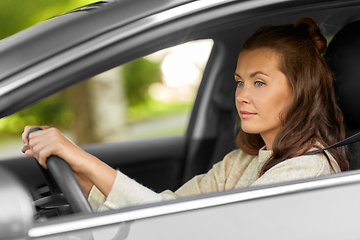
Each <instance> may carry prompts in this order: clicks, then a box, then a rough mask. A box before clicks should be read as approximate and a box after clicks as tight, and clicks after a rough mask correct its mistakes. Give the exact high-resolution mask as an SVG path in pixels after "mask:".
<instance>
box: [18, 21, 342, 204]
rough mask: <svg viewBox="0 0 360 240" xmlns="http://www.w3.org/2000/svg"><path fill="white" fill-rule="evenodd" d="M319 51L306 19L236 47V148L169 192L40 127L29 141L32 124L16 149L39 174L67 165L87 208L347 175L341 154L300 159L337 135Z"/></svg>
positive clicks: (338, 119)
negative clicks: (56, 163) (52, 162)
mask: <svg viewBox="0 0 360 240" xmlns="http://www.w3.org/2000/svg"><path fill="white" fill-rule="evenodd" d="M325 48H326V40H325V38H324V37H323V35H322V34H321V33H320V30H319V28H318V26H317V24H316V22H315V21H314V20H312V19H311V18H303V19H300V20H299V21H298V22H297V23H296V24H294V25H284V26H268V27H262V28H260V29H258V30H257V31H256V32H255V33H254V34H253V35H252V36H251V37H250V38H249V39H248V40H247V41H246V42H245V43H244V45H243V48H242V51H241V53H240V54H239V58H238V63H237V68H236V71H235V80H236V83H237V89H236V96H235V99H236V107H237V110H238V113H239V117H240V118H241V130H240V133H239V134H238V136H237V143H238V145H239V148H240V149H238V150H235V151H233V152H231V153H229V154H228V155H227V156H225V158H224V159H223V161H221V162H219V163H217V164H215V165H214V166H213V168H212V169H211V170H210V171H209V172H208V173H206V174H203V175H199V176H196V177H194V178H193V179H191V180H190V181H189V182H187V183H186V184H184V185H183V186H182V187H181V188H179V189H178V190H177V191H176V192H171V191H168V190H167V191H165V192H162V193H160V194H157V193H155V192H153V191H151V190H149V189H148V188H146V187H143V186H141V185H140V184H138V183H136V182H135V181H133V180H131V179H130V178H128V177H127V176H125V175H124V174H122V173H121V172H120V171H116V170H114V169H112V168H111V167H109V166H108V165H106V164H105V163H103V162H102V161H100V160H99V159H97V158H96V157H94V156H92V155H90V154H88V153H86V152H84V151H83V150H81V149H80V148H79V147H77V146H76V145H74V144H73V143H71V142H70V141H69V140H68V139H66V138H65V137H64V136H63V135H62V134H61V133H60V132H59V131H58V130H57V129H54V128H49V127H47V126H43V127H42V128H43V131H38V132H34V133H31V134H30V136H29V139H30V141H29V140H28V137H27V135H28V133H29V131H30V129H31V128H33V127H34V126H26V127H25V130H24V133H23V135H22V139H23V142H24V146H23V148H22V151H23V152H24V153H25V155H26V156H28V157H35V158H36V159H37V160H38V161H39V163H40V164H41V165H42V166H43V167H45V168H46V158H47V157H48V156H50V155H58V156H59V157H61V158H63V159H64V160H65V161H67V162H68V163H69V165H70V167H71V169H72V171H73V172H74V174H75V176H76V177H77V179H78V181H79V183H80V185H81V187H82V189H83V191H84V193H85V195H87V196H88V200H89V202H90V205H91V206H92V208H93V209H94V210H107V209H114V208H120V207H123V206H128V205H135V204H142V203H149V202H155V201H160V200H164V199H174V198H177V197H182V196H189V195H195V194H201V193H206V192H213V191H222V190H228V189H233V188H236V187H245V186H255V185H261V184H269V183H276V182H280V181H290V180H295V179H301V178H308V177H316V176H320V175H325V174H330V173H334V172H340V171H344V170H348V169H349V163H348V160H347V159H348V158H347V152H346V149H345V148H337V149H332V150H329V151H327V152H325V153H321V154H316V155H313V156H301V155H302V154H303V153H306V152H308V151H311V150H313V149H315V148H321V147H324V146H329V145H331V144H333V143H335V142H337V141H339V140H341V139H343V138H344V137H345V131H344V126H343V123H342V113H341V111H340V109H339V108H338V106H337V104H336V98H335V94H334V89H333V86H332V81H333V78H332V74H331V71H330V69H329V68H328V66H327V64H326V62H325V60H324V59H323V58H322V56H321V54H322V53H323V52H324V50H325Z"/></svg>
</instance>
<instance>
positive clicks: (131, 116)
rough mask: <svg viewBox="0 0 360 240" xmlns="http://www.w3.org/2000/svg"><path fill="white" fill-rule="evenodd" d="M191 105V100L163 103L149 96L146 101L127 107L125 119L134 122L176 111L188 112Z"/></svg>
mask: <svg viewBox="0 0 360 240" xmlns="http://www.w3.org/2000/svg"><path fill="white" fill-rule="evenodd" d="M192 106H193V103H192V102H169V103H164V102H158V101H156V100H154V99H151V98H150V99H148V100H147V101H146V102H143V103H141V104H137V105H134V106H130V107H128V109H127V112H126V115H127V121H128V122H136V121H141V120H145V119H151V118H155V117H162V116H165V115H168V114H172V113H178V112H186V113H190V112H191V109H192Z"/></svg>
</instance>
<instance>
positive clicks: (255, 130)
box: [241, 126, 259, 134]
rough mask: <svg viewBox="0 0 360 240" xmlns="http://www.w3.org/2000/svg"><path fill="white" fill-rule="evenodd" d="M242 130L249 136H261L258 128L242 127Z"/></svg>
mask: <svg viewBox="0 0 360 240" xmlns="http://www.w3.org/2000/svg"><path fill="white" fill-rule="evenodd" d="M241 129H242V130H243V131H244V132H245V133H248V134H259V131H258V130H257V129H256V128H252V127H248V126H241Z"/></svg>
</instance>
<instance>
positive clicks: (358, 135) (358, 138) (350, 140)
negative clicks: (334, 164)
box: [302, 132, 360, 156]
mask: <svg viewBox="0 0 360 240" xmlns="http://www.w3.org/2000/svg"><path fill="white" fill-rule="evenodd" d="M358 141H360V132H358V133H356V134H354V135H352V136H350V137H347V138H345V139H344V140H341V141H340V142H337V143H335V144H333V145H331V146H328V147H326V148H322V149H319V150H315V151H311V152H307V153H304V154H302V155H303V156H306V155H314V154H317V153H321V152H323V151H325V150H329V149H332V148H337V147H342V146H345V145H348V144H351V143H355V142H358Z"/></svg>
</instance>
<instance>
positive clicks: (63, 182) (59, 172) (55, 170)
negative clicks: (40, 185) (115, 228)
mask: <svg viewBox="0 0 360 240" xmlns="http://www.w3.org/2000/svg"><path fill="white" fill-rule="evenodd" d="M39 130H42V129H41V128H33V129H31V130H30V132H29V135H30V133H32V132H35V131H39ZM46 164H47V167H48V171H47V170H45V169H44V168H43V167H42V166H40V164H39V167H40V168H41V169H42V173H43V175H44V177H45V180H46V182H47V183H48V186H49V189H50V192H51V193H52V194H54V195H55V194H57V193H58V191H59V189H60V191H62V192H63V194H64V197H65V199H66V201H67V202H68V203H69V205H70V208H71V209H72V210H73V212H74V213H91V212H93V211H92V208H91V206H90V204H89V202H88V201H87V199H86V197H85V195H84V193H83V191H82V189H81V187H80V185H79V183H78V181H77V180H76V178H75V176H74V174H73V172H72V170H71V168H70V166H69V164H68V163H67V162H66V161H65V160H64V159H62V158H60V157H58V156H54V155H51V156H50V157H48V158H47V160H46ZM53 182H55V183H56V184H54V183H53ZM56 185H57V186H56ZM57 187H58V188H57Z"/></svg>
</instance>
